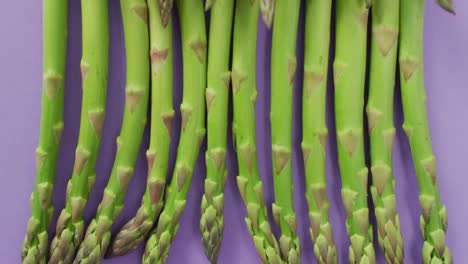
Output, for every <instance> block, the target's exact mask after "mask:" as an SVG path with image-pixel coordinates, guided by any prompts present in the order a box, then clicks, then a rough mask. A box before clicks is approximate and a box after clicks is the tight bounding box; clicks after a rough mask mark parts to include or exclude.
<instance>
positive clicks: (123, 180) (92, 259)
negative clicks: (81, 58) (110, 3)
mask: <svg viewBox="0 0 468 264" xmlns="http://www.w3.org/2000/svg"><path fill="white" fill-rule="evenodd" d="M120 4H121V8H122V17H123V24H124V32H125V48H126V57H127V86H126V89H125V90H126V102H125V111H124V117H123V123H122V129H121V131H120V136H119V137H118V138H117V153H116V157H115V161H114V166H113V168H112V174H111V176H110V179H109V182H108V184H107V186H106V188H105V190H104V196H103V199H102V201H101V204H100V205H99V207H98V212H97V214H96V217H95V218H94V219H93V220H92V222H91V224H90V225H89V227H88V230H87V232H86V236H85V238H84V241H83V243H82V244H81V246H80V249H79V251H78V255H77V256H76V258H75V261H74V263H99V262H100V260H101V257H102V255H103V254H104V253H105V252H106V250H107V246H108V245H109V240H110V236H111V234H110V228H111V227H112V225H113V223H114V221H115V219H116V218H117V217H118V215H119V214H120V212H121V210H122V208H123V200H124V197H125V193H126V191H127V187H128V184H129V182H130V180H131V178H132V176H133V169H134V166H135V162H136V159H137V155H138V150H139V148H140V144H141V140H142V137H143V130H144V127H145V124H146V118H147V117H146V114H147V108H148V95H149V74H150V73H149V71H150V69H149V56H148V52H149V47H148V44H149V39H148V16H147V11H148V10H147V5H146V1H145V0H121V1H120Z"/></svg>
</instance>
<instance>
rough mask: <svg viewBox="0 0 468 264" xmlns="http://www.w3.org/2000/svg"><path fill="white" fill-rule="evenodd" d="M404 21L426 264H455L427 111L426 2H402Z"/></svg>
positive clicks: (405, 87)
mask: <svg viewBox="0 0 468 264" xmlns="http://www.w3.org/2000/svg"><path fill="white" fill-rule="evenodd" d="M400 12H401V18H400V19H401V20H400V50H399V63H400V83H401V94H402V101H403V113H404V116H405V121H404V124H403V129H404V130H405V132H406V135H407V136H408V140H409V143H410V146H411V152H412V156H413V160H414V162H415V164H414V166H415V170H416V177H417V180H418V185H419V193H420V196H419V201H420V203H421V208H422V216H421V218H420V219H421V221H420V222H421V233H422V236H423V239H424V244H423V249H422V259H423V263H452V257H451V255H450V251H449V249H448V247H447V245H446V243H445V232H446V229H447V211H446V208H445V206H444V205H443V204H442V203H441V201H440V195H439V189H438V186H437V174H436V173H437V172H436V160H435V157H434V154H433V152H432V145H431V139H430V138H431V137H430V132H429V124H428V120H427V110H426V93H425V90H424V66H423V28H424V0H414V1H402V2H401V9H400Z"/></svg>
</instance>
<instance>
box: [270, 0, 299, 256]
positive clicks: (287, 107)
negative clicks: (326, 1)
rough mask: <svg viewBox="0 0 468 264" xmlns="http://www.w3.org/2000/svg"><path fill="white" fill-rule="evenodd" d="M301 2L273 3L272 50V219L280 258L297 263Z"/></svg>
mask: <svg viewBox="0 0 468 264" xmlns="http://www.w3.org/2000/svg"><path fill="white" fill-rule="evenodd" d="M300 4H301V1H299V0H294V1H276V6H275V23H274V25H273V38H272V48H271V112H270V123H271V143H272V152H273V153H272V156H273V180H274V187H275V188H274V189H275V202H274V203H273V205H272V211H273V218H274V220H275V223H276V225H277V226H279V228H280V231H281V237H280V239H279V246H280V249H281V257H282V259H283V261H285V262H287V263H300V261H301V245H300V242H299V238H298V237H297V220H296V213H295V212H294V203H293V191H294V184H293V180H292V179H293V177H292V159H291V153H292V152H291V149H292V112H293V90H294V76H295V73H296V66H297V63H296V36H297V27H298V22H299V8H300Z"/></svg>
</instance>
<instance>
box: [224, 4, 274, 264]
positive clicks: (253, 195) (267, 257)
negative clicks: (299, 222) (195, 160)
mask: <svg viewBox="0 0 468 264" xmlns="http://www.w3.org/2000/svg"><path fill="white" fill-rule="evenodd" d="M259 10H260V8H259V3H258V1H250V0H238V1H236V9H235V19H234V40H233V55H232V56H233V58H232V94H233V101H234V121H233V124H232V129H233V135H234V137H235V138H234V139H235V140H234V141H235V146H236V150H237V159H238V164H239V176H237V185H238V187H239V192H240V194H241V196H242V199H243V201H244V203H245V205H246V207H247V215H248V216H247V217H246V218H245V222H246V224H247V230H248V231H249V234H250V235H251V237H252V240H253V242H254V244H255V248H256V249H257V253H258V255H259V256H260V258H261V260H262V262H263V263H281V253H280V250H279V246H278V242H277V241H276V238H275V236H274V235H273V233H272V231H271V227H270V224H269V223H268V213H267V208H266V205H265V199H264V196H263V183H262V182H261V180H260V178H259V176H258V168H257V154H256V153H257V151H256V136H255V103H256V100H257V88H256V68H255V67H256V45H257V32H258V16H259Z"/></svg>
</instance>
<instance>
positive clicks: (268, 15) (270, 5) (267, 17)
mask: <svg viewBox="0 0 468 264" xmlns="http://www.w3.org/2000/svg"><path fill="white" fill-rule="evenodd" d="M260 11H262V18H263V22H265V24H266V26H267V28H268V29H271V26H272V24H273V15H274V13H275V0H260Z"/></svg>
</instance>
